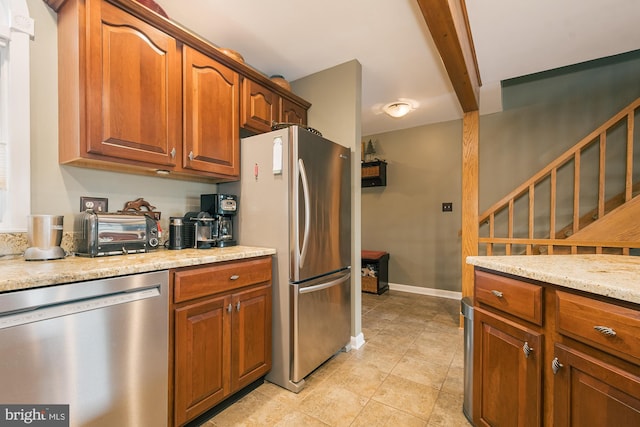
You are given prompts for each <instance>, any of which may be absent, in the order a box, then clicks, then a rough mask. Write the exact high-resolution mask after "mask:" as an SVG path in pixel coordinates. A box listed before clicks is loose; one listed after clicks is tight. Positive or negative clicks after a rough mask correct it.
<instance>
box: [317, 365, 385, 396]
mask: <svg viewBox="0 0 640 427" xmlns="http://www.w3.org/2000/svg"><path fill="white" fill-rule="evenodd" d="M388 375H389V373H388V372H385V371H383V370H381V369H380V368H378V367H377V366H376V365H375V364H374V363H370V362H363V361H362V360H357V359H352V360H350V361H348V362H347V363H344V364H342V365H341V366H340V367H339V368H338V369H337V370H336V373H335V375H333V376H332V377H331V378H330V379H329V380H327V383H328V384H329V383H333V384H335V385H338V386H341V387H344V388H346V389H347V390H351V391H352V392H354V393H357V394H359V395H362V396H365V397H368V398H369V397H371V396H373V394H374V393H375V392H376V390H378V388H379V387H380V385H381V384H382V382H383V381H384V380H385V378H386V377H387V376H388Z"/></svg>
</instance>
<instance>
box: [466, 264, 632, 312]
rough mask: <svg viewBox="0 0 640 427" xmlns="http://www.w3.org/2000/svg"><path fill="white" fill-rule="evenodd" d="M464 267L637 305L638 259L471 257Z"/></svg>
mask: <svg viewBox="0 0 640 427" xmlns="http://www.w3.org/2000/svg"><path fill="white" fill-rule="evenodd" d="M466 262H467V264H471V265H474V266H476V267H481V268H484V269H487V270H493V271H497V272H501V273H507V274H511V275H514V276H518V277H523V278H527V279H532V280H537V281H541V282H546V283H551V284H553V285H558V286H562V287H565V288H569V289H575V290H578V291H584V292H589V293H592V294H596V295H601V296H605V297H609V298H614V299H618V300H621V301H626V302H631V303H635V304H640V257H636V256H627V255H508V256H470V257H467V259H466Z"/></svg>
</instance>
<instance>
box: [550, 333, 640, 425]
mask: <svg viewBox="0 0 640 427" xmlns="http://www.w3.org/2000/svg"><path fill="white" fill-rule="evenodd" d="M554 354H555V357H557V359H558V362H559V363H561V364H562V367H561V368H560V369H559V370H558V371H557V373H556V374H555V375H554V378H553V381H554V387H553V390H554V405H555V406H554V425H555V426H587V425H593V426H605V425H608V426H616V427H625V426H629V427H631V426H638V425H640V376H638V375H635V374H633V373H631V372H627V371H624V370H622V369H620V368H618V367H615V366H612V365H609V364H607V363H604V362H602V361H599V360H598V359H595V358H593V357H591V356H588V355H586V354H584V353H582V352H580V351H577V350H575V349H572V348H569V347H566V346H564V345H562V344H556V345H555V352H554Z"/></svg>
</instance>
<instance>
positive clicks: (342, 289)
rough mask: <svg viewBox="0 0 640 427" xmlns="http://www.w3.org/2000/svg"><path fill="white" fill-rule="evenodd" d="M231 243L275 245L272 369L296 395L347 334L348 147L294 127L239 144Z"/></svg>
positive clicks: (228, 186) (231, 188) (230, 188)
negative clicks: (236, 210) (236, 204)
mask: <svg viewBox="0 0 640 427" xmlns="http://www.w3.org/2000/svg"><path fill="white" fill-rule="evenodd" d="M241 150H242V151H241V152H242V156H241V159H242V163H241V180H240V181H239V182H235V183H225V184H219V186H218V188H219V189H221V190H224V191H225V192H231V193H234V194H236V195H238V198H239V200H241V201H242V209H241V210H240V211H239V213H238V215H237V219H238V220H237V221H236V224H237V233H236V236H237V240H238V241H239V243H240V244H242V245H257V246H268V247H275V248H276V250H277V254H276V256H275V260H274V261H275V262H274V280H273V284H274V287H273V368H272V370H271V372H270V373H269V374H267V377H266V378H267V380H269V381H271V382H273V383H275V384H278V385H280V386H282V387H284V388H286V389H288V390H291V391H294V392H298V391H300V390H301V389H302V387H303V386H304V377H305V376H307V375H308V374H309V373H310V372H311V371H313V370H314V369H316V368H317V367H318V366H319V365H321V364H322V363H323V362H324V361H326V360H327V359H329V358H330V357H331V356H332V355H334V354H335V353H337V352H338V351H340V349H342V348H343V347H345V346H346V345H348V343H349V342H350V337H351V330H350V328H351V272H350V269H351V266H350V260H351V167H350V153H349V149H348V148H345V147H343V146H341V145H339V144H336V143H333V142H331V141H329V140H327V139H325V138H323V137H321V136H318V135H316V134H313V133H311V132H309V131H307V130H304V129H301V128H299V127H297V126H292V127H289V128H286V129H280V130H276V131H273V132H269V133H264V134H261V135H256V136H252V137H249V138H244V139H242V142H241Z"/></svg>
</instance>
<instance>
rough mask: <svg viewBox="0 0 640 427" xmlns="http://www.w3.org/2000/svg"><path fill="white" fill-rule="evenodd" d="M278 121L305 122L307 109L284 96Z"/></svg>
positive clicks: (298, 123) (299, 123)
mask: <svg viewBox="0 0 640 427" xmlns="http://www.w3.org/2000/svg"><path fill="white" fill-rule="evenodd" d="M280 121H281V122H283V123H295V124H297V125H306V124H307V109H306V108H304V107H302V106H301V105H298V104H296V103H295V102H292V101H290V100H288V99H286V98H282V112H281V114H280Z"/></svg>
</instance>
